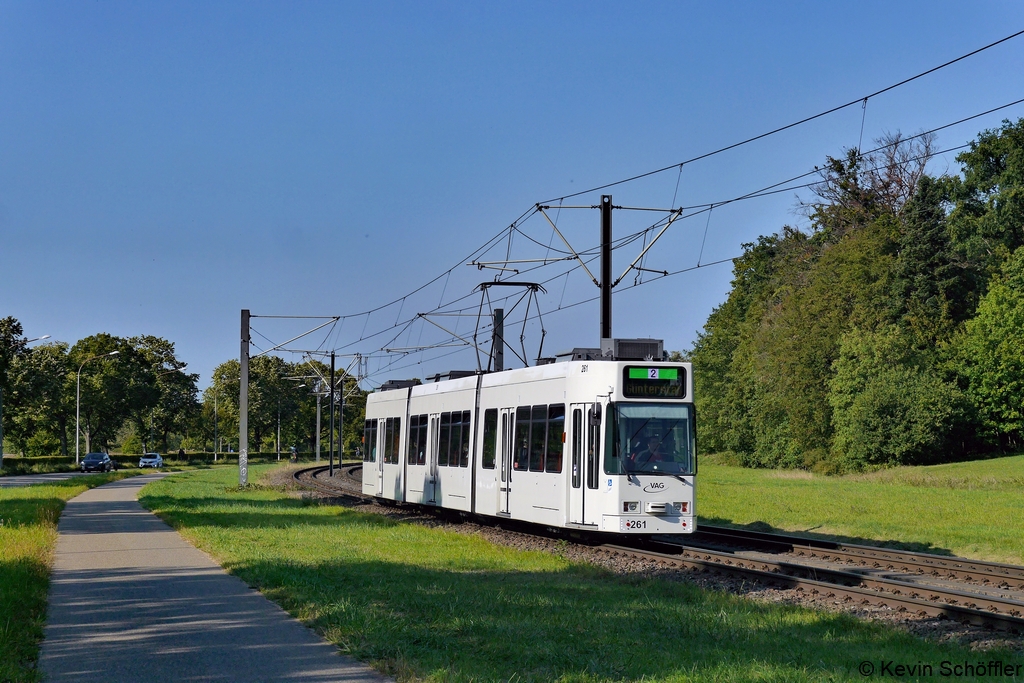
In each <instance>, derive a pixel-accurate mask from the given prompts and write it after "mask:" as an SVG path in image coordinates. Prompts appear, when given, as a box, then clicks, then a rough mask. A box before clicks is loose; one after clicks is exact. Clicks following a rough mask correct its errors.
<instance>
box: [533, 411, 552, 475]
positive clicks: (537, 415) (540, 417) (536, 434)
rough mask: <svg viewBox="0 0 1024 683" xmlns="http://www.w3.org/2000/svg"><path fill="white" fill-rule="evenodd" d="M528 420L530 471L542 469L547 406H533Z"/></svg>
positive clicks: (545, 438)
mask: <svg viewBox="0 0 1024 683" xmlns="http://www.w3.org/2000/svg"><path fill="white" fill-rule="evenodd" d="M531 417H532V419H531V420H530V421H531V422H532V423H533V424H532V425H531V426H530V429H531V431H530V471H531V472H543V471H544V445H545V442H546V441H547V427H548V407H547V406H533V410H532V411H531Z"/></svg>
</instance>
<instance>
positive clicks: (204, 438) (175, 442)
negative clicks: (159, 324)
mask: <svg viewBox="0 0 1024 683" xmlns="http://www.w3.org/2000/svg"><path fill="white" fill-rule="evenodd" d="M28 341H29V340H28V339H27V338H26V337H25V336H24V333H23V329H22V325H21V323H20V322H19V321H18V320H17V319H15V318H13V317H6V318H2V319H0V399H2V403H0V419H2V427H3V432H2V433H3V445H4V447H5V448H4V451H5V452H7V453H21V454H23V455H30V456H38V455H63V456H68V457H73V455H74V453H75V425H76V406H80V408H79V413H80V416H79V422H80V425H81V433H80V438H81V452H82V453H86V452H90V451H109V450H110V449H111V448H116V449H120V451H121V452H123V453H142V452H147V451H156V450H159V451H161V452H165V453H166V452H169V451H173V450H177V449H179V448H181V449H185V450H187V451H190V452H195V451H207V452H208V451H213V450H214V449H215V448H216V449H217V450H219V451H221V452H224V451H227V450H228V449H229V448H233V449H234V450H237V448H238V390H239V386H238V383H239V365H238V361H237V360H230V361H227V362H225V363H222V364H220V365H219V366H217V368H216V370H215V371H214V375H213V381H212V382H211V384H210V386H209V387H208V388H207V389H206V390H205V391H204V392H202V395H200V392H199V389H198V381H199V375H198V374H195V373H189V372H187V364H186V363H185V362H184V361H182V360H181V359H180V358H178V356H177V355H176V353H175V349H174V343H173V342H170V341H168V340H166V339H162V338H160V337H155V336H148V335H143V336H138V337H127V338H122V337H116V336H113V335H110V334H106V333H101V334H96V335H93V336H90V337H86V338H85V339H82V340H80V341H78V342H77V343H75V344H73V345H70V344H68V343H66V342H61V341H57V342H52V343H41V344H34V345H31V344H29V343H28ZM329 374H330V369H329V368H328V367H327V366H325V365H324V364H323V363H320V362H318V361H311V362H303V363H288V362H286V361H284V360H282V359H280V358H276V357H272V356H260V357H258V358H255V359H253V360H252V362H251V366H250V375H249V427H250V430H251V436H250V448H251V450H253V451H258V450H263V451H264V452H274V451H275V450H276V449H277V448H278V446H279V445H280V447H281V448H282V450H284V451H286V452H287V451H288V450H289V449H290V448H291V447H292V446H294V447H296V449H297V450H299V451H306V452H308V451H312V450H313V449H314V447H315V444H316V408H317V399H318V396H319V399H320V402H321V404H322V410H321V412H322V419H321V429H320V436H321V440H322V442H323V452H324V453H325V454H326V451H327V443H328V430H329V426H330V413H329V405H330V396H329V390H328V387H327V385H328V376H329ZM335 384H336V387H337V388H336V392H335V394H336V399H337V400H338V401H339V402H340V400H341V397H342V395H343V394H344V396H345V407H344V418H345V423H344V427H343V429H342V440H343V444H344V446H345V452H346V453H349V454H351V453H353V452H354V451H355V449H356V447H357V446H358V445H359V443H360V440H361V436H362V419H363V417H362V416H363V413H364V410H365V405H366V398H365V396H366V394H365V392H363V391H362V390H360V389H359V387H358V385H357V383H356V381H355V378H353V377H350V376H347V375H345V374H344V373H338V374H337V377H336V382H335ZM340 414H341V413H340V410H339V412H338V415H339V416H340ZM278 424H280V431H278ZM278 434H280V444H279V443H278V441H277V438H278ZM215 437H216V438H217V443H215V442H214V439H215Z"/></svg>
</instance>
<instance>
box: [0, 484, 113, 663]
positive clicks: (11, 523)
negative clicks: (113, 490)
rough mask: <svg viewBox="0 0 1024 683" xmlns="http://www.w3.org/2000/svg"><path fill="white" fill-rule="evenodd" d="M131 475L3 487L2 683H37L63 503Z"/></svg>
mask: <svg viewBox="0 0 1024 683" xmlns="http://www.w3.org/2000/svg"><path fill="white" fill-rule="evenodd" d="M125 476H130V475H128V474H126V473H124V472H119V473H112V474H97V475H92V476H88V477H76V478H74V479H71V480H68V481H64V482H59V483H54V484H45V485H36V486H25V487H19V488H9V489H0V681H35V680H38V675H37V672H36V670H35V665H36V660H37V658H38V656H39V642H40V641H41V640H42V638H43V625H44V623H45V618H46V592H47V590H48V588H49V584H50V567H51V566H52V562H53V551H54V547H55V546H56V544H57V520H58V518H59V517H60V513H61V510H63V509H64V503H65V502H66V501H68V500H70V499H71V498H74V497H75V496H77V495H78V494H79V493H81V492H83V491H85V490H86V489H89V488H92V487H94V486H98V485H100V484H103V483H106V482H108V481H113V480H114V479H121V478H123V477H125Z"/></svg>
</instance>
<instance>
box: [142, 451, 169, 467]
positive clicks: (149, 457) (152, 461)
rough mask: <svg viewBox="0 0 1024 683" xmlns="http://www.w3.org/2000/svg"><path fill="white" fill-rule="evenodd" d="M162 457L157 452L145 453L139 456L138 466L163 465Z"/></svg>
mask: <svg viewBox="0 0 1024 683" xmlns="http://www.w3.org/2000/svg"><path fill="white" fill-rule="evenodd" d="M163 466H164V459H163V458H161V457H160V454H159V453H145V454H143V456H142V457H141V458H139V467H163Z"/></svg>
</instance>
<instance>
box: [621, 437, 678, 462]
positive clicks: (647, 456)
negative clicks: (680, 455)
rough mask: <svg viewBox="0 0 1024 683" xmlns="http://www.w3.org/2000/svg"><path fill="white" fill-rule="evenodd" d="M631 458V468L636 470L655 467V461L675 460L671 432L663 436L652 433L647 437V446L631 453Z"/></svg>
mask: <svg viewBox="0 0 1024 683" xmlns="http://www.w3.org/2000/svg"><path fill="white" fill-rule="evenodd" d="M631 460H632V461H633V468H634V469H638V470H643V469H648V468H653V469H657V467H656V465H657V463H667V462H676V451H675V446H674V445H673V443H672V434H671V432H670V433H669V434H668V435H666V436H665V437H664V438H663V437H661V436H660V435H659V434H655V433H652V434H651V435H650V436H648V437H647V448H645V449H644V450H642V451H640V452H639V453H636V454H635V455H633V457H632V458H631Z"/></svg>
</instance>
